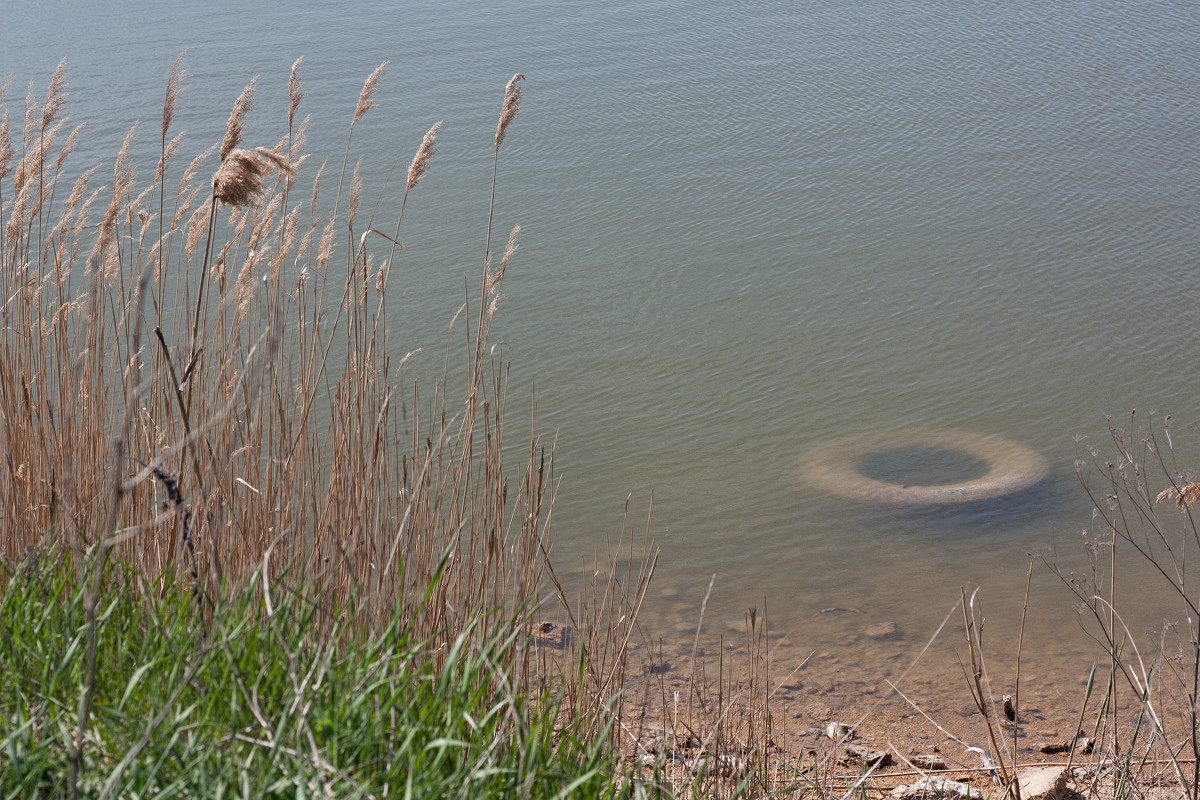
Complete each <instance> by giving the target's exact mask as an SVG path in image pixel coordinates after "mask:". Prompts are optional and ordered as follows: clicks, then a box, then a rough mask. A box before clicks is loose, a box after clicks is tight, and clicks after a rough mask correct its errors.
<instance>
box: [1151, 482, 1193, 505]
mask: <svg viewBox="0 0 1200 800" xmlns="http://www.w3.org/2000/svg"><path fill="white" fill-rule="evenodd" d="M1172 498H1174V500H1175V505H1177V506H1178V507H1179V508H1180V510H1182V511H1186V510H1187V508H1188V506H1191V505H1195V504H1196V503H1197V502H1198V501H1200V482H1197V483H1184V484H1181V485H1180V486H1179V487H1178V488H1176V487H1174V486H1171V487H1169V488H1167V489H1163V490H1162V491H1161V492H1159V493H1158V497H1156V498H1154V502H1156V503H1161V502H1162V501H1163V500H1170V499H1172Z"/></svg>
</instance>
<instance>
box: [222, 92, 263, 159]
mask: <svg viewBox="0 0 1200 800" xmlns="http://www.w3.org/2000/svg"><path fill="white" fill-rule="evenodd" d="M257 86H258V76H257V75H255V76H254V78H253V79H252V80H251V81H250V83H248V84H246V88H245V89H242V93H241V94H240V95H238V99H237V100H236V101H235V102H234V104H233V111H231V112H230V113H229V122H228V123H226V125H225V138H224V139H222V140H221V149H220V151H219V153H218V154H219V155H220V156H221V162H222V163H224V162H225V159H226V158H227V157H228V156H229V154H230V153H232V152H233V151H234V149H235V148H236V147H237V146H238V145H239V144H241V142H242V134H243V133H244V132H245V130H246V115H247V114H249V113H250V105H251V103H252V102H253V100H254V90H255V88H257Z"/></svg>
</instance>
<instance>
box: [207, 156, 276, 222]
mask: <svg viewBox="0 0 1200 800" xmlns="http://www.w3.org/2000/svg"><path fill="white" fill-rule="evenodd" d="M275 167H279V169H280V171H282V172H287V173H291V172H292V165H291V164H290V163H288V161H287V159H285V158H283V157H282V156H280V155H277V154H276V153H273V152H271V151H270V150H268V149H267V148H265V147H256V148H254V149H253V150H233V151H231V152H230V153H229V155H228V156H226V157H225V158H224V159H223V160H222V161H221V167H220V169H218V170H217V171H216V173H215V174H214V175H213V179H212V184H213V197H215V198H216V199H217V200H220V201H221V202H222V203H224V204H226V205H230V206H235V207H236V206H244V205H246V204H247V203H250V202H251V201H253V200H256V199H257V198H258V196H259V195H261V194H262V188H263V187H262V182H263V178H265V177H266V176H267V175H270V174H271V170H272V169H274V168H275Z"/></svg>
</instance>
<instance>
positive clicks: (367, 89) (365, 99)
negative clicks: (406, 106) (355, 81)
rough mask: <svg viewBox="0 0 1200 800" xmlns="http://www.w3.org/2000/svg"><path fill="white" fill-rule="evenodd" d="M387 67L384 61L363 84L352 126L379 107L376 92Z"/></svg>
mask: <svg viewBox="0 0 1200 800" xmlns="http://www.w3.org/2000/svg"><path fill="white" fill-rule="evenodd" d="M387 65H388V62H386V61H384V62H383V63H382V64H380V65H379V66H378V67H376V68H375V71H374V72H372V73H371V74H370V75H368V76H367V79H366V81H364V82H363V88H362V91H361V92H359V93H358V105H357V106H355V107H354V119H353V120H351V121H350V124H351V125H352V126H353V125H355V124H356V123H357V122H358V121H359V120H360V119H361V118H362V116H363V114H366V113H367V112H368V111H370V110H371V109H372V108H374V107H375V106H377V105H379V103H378V102H377V101H376V100H375V90H376V89H377V88H379V79H380V78H382V77H383V73H384V70H386V69H387Z"/></svg>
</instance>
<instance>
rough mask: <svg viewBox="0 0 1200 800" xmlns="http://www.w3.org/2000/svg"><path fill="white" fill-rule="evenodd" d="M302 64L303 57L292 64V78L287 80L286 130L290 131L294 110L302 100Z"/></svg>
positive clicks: (294, 115) (294, 114) (294, 116)
mask: <svg viewBox="0 0 1200 800" xmlns="http://www.w3.org/2000/svg"><path fill="white" fill-rule="evenodd" d="M303 63H304V58H303V56H302V57H300V58H297V59H296V60H295V62H294V63H293V64H292V76H291V77H290V78H288V130H291V129H292V121H293V120H294V119H295V118H296V109H297V108H299V107H300V101H301V100H303V99H304V91H303V90H302V89H301V88H300V65H301V64H303Z"/></svg>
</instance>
